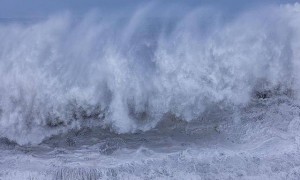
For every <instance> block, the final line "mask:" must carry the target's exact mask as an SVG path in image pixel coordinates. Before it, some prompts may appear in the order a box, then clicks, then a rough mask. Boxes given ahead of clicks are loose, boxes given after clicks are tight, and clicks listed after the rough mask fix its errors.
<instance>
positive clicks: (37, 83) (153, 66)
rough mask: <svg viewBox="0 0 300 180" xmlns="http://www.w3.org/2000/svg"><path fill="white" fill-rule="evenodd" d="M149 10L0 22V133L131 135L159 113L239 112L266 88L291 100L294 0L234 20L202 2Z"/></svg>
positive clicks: (297, 42) (297, 36)
mask: <svg viewBox="0 0 300 180" xmlns="http://www.w3.org/2000/svg"><path fill="white" fill-rule="evenodd" d="M155 7H156V6H155V5H153V4H151V5H149V6H147V7H144V8H138V9H137V11H136V12H135V13H133V14H132V15H131V16H129V17H127V16H126V17H124V16H121V15H120V16H117V15H114V16H108V15H107V14H101V13H100V12H90V13H88V14H86V15H85V16H84V17H76V16H74V15H72V14H71V13H68V12H66V13H62V14H56V15H52V16H50V17H49V18H46V19H39V20H36V21H33V22H27V23H24V22H8V23H7V22H6V23H3V22H2V23H0V39H1V41H0V82H1V84H0V137H5V138H7V139H9V140H11V141H15V142H17V143H18V144H36V143H40V142H41V141H43V140H44V139H45V138H46V137H51V136H52V135H55V134H60V133H64V132H67V131H69V130H71V129H81V128H82V127H86V126H92V127H95V126H97V127H101V128H102V129H109V130H111V131H114V132H116V133H134V132H138V131H147V130H150V129H152V128H154V127H156V126H157V124H158V123H160V122H161V121H162V120H163V119H164V117H165V116H172V117H175V118H177V119H180V120H181V121H187V122H191V121H192V122H198V121H201V119H202V118H201V116H202V115H203V113H204V112H205V111H207V110H208V109H209V108H220V109H222V108H229V109H232V111H237V112H238V111H239V109H240V108H243V107H244V106H247V105H248V104H249V102H250V101H251V99H253V98H268V97H269V96H271V95H272V93H273V94H274V93H277V94H288V95H289V97H290V98H292V99H294V100H295V101H296V100H297V97H298V93H299V92H300V91H299V88H300V84H299V83H300V79H299V78H300V74H299V70H298V69H299V68H300V62H299V60H300V51H299V49H300V5H299V4H294V5H274V6H265V7H261V8H256V9H252V10H245V11H243V12H239V14H238V15H233V17H228V16H226V15H224V14H222V12H220V11H217V10H215V9H214V8H211V7H206V8H204V7H201V8H194V9H192V10H190V11H188V12H184V13H183V14H182V15H178V16H174V14H176V12H177V11H178V8H174V9H172V8H170V9H169V10H168V11H166V12H164V13H162V12H160V13H161V14H160V15H159V18H158V17H157V16H155V15H154V14H153V13H151V11H152V10H153V9H155ZM216 12H219V13H216ZM225 19H226V20H225ZM101 128H100V129H99V131H101Z"/></svg>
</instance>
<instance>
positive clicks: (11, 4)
mask: <svg viewBox="0 0 300 180" xmlns="http://www.w3.org/2000/svg"><path fill="white" fill-rule="evenodd" d="M296 1H297V0H214V1H213V0H182V1H179V0H161V1H156V2H159V6H157V7H159V8H161V9H163V8H166V7H168V6H170V5H171V4H181V5H182V6H183V7H194V6H204V5H212V6H219V7H222V8H223V9H224V10H230V11H232V10H239V9H242V8H251V7H253V6H257V5H263V4H269V3H287V2H296ZM148 2H150V0H148V1H146V0H0V18H30V17H45V16H48V15H49V14H53V13H58V12H62V11H66V10H68V11H70V12H72V13H73V14H75V15H78V16H80V15H82V14H84V13H86V12H88V11H89V10H91V9H98V10H100V11H102V12H108V13H115V12H120V11H122V12H125V13H126V12H128V13H130V12H131V11H133V10H134V9H135V8H137V7H139V6H143V4H145V3H148Z"/></svg>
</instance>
